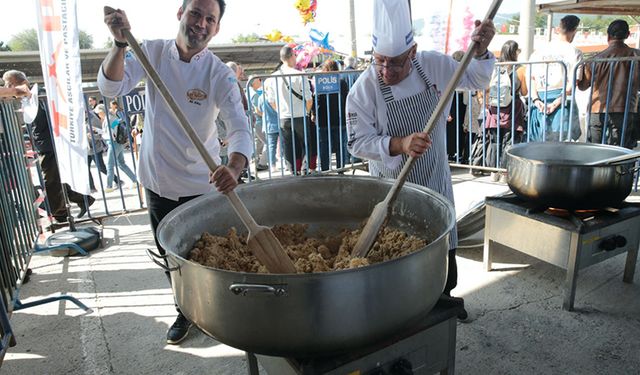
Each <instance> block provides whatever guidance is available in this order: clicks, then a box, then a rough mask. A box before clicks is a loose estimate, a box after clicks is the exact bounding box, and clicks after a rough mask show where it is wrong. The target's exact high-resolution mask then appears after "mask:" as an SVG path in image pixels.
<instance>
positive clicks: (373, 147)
mask: <svg viewBox="0 0 640 375" xmlns="http://www.w3.org/2000/svg"><path fill="white" fill-rule="evenodd" d="M416 59H417V60H418V62H419V63H420V65H421V66H422V69H423V70H424V72H425V74H426V76H427V77H428V78H429V80H430V81H431V82H432V83H433V84H434V85H435V86H436V89H437V91H438V93H439V94H441V93H442V92H443V91H444V90H445V88H446V86H447V85H448V83H449V80H450V79H451V77H452V76H453V73H454V71H455V69H456V68H457V67H458V62H456V61H455V60H454V59H453V58H451V57H449V56H447V55H443V54H441V53H438V52H432V51H420V52H418V53H417V54H416ZM494 63H495V58H494V57H493V55H492V54H491V56H490V58H489V59H486V60H476V59H473V60H472V61H471V62H470V63H469V66H468V67H467V69H466V70H465V72H464V74H463V75H462V78H461V80H460V83H459V84H458V88H461V89H469V90H484V89H486V88H488V87H489V82H490V80H491V73H492V72H493V66H494ZM389 87H390V88H391V92H392V93H393V97H394V98H395V99H396V100H400V99H404V98H407V97H409V96H412V95H416V94H418V93H419V92H422V91H424V90H426V85H425V82H424V80H423V79H422V78H421V77H420V75H419V74H418V72H417V71H416V69H413V68H412V71H411V73H410V74H409V76H408V77H407V78H405V79H404V80H402V81H401V82H399V83H398V84H396V85H393V86H389ZM450 105H451V100H449V104H448V105H447V106H446V108H449V106H450ZM445 121H446V114H445V115H444V116H441V117H440V119H438V123H437V124H436V126H444V123H445ZM425 126H426V123H425ZM347 131H348V133H349V145H348V148H349V152H350V153H352V154H353V155H355V156H357V157H360V158H364V159H371V160H378V161H382V162H383V163H384V164H385V166H386V167H387V168H389V169H396V168H398V167H399V165H400V163H401V161H402V157H401V155H396V156H391V155H390V153H389V142H390V141H391V136H389V135H388V134H387V108H386V105H385V101H384V97H383V95H382V91H381V90H380V85H379V83H378V78H377V73H376V71H375V68H374V67H373V66H370V67H369V68H367V69H366V70H365V71H364V72H363V73H362V75H360V77H359V78H358V80H357V81H356V82H355V83H354V85H353V87H352V88H351V90H350V91H349V95H348V96H347ZM433 141H434V142H444V139H442V140H433ZM427 152H428V150H427Z"/></svg>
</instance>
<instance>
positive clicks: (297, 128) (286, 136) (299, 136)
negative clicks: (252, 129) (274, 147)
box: [280, 117, 318, 172]
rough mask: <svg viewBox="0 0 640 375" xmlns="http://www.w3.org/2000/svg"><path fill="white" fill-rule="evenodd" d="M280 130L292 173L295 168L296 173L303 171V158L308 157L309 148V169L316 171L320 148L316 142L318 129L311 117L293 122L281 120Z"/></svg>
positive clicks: (286, 158)
mask: <svg viewBox="0 0 640 375" xmlns="http://www.w3.org/2000/svg"><path fill="white" fill-rule="evenodd" d="M292 123H293V124H292ZM292 125H293V126H292ZM305 125H306V128H307V131H306V140H307V142H305ZM280 129H281V130H282V148H283V151H284V158H285V160H286V161H287V164H288V166H289V168H291V171H293V170H294V166H295V171H296V172H300V170H301V169H302V158H303V157H304V156H305V155H306V152H307V147H308V149H309V155H307V163H309V169H315V167H316V156H317V153H318V152H317V147H318V146H317V142H316V129H315V126H313V123H312V122H311V120H310V119H309V117H294V118H293V120H292V119H291V118H285V119H280ZM294 148H295V150H294ZM294 151H295V152H294Z"/></svg>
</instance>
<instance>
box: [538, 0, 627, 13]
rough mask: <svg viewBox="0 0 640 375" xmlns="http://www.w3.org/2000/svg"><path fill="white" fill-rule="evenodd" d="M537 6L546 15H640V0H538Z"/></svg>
mask: <svg viewBox="0 0 640 375" xmlns="http://www.w3.org/2000/svg"><path fill="white" fill-rule="evenodd" d="M536 5H537V7H538V10H539V11H540V12H545V13H580V14H607V15H628V16H637V15H640V1H638V0H615V1H612V0H538V1H536Z"/></svg>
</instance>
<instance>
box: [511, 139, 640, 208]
mask: <svg viewBox="0 0 640 375" xmlns="http://www.w3.org/2000/svg"><path fill="white" fill-rule="evenodd" d="M631 152H632V151H631V150H628V149H626V148H622V147H616V146H608V145H599V144H591V143H573V142H545V143H539V142H534V143H523V144H518V145H515V146H513V147H512V148H511V149H509V150H508V151H507V155H506V166H507V172H508V177H507V182H508V184H509V187H510V188H511V190H512V191H513V192H514V193H516V194H517V195H518V196H520V197H522V198H524V199H528V200H532V201H535V202H536V203H538V204H540V205H543V206H550V207H556V208H566V209H589V208H599V207H606V206H615V205H617V204H619V203H620V202H622V201H623V200H624V199H625V198H626V197H627V196H628V195H629V193H630V192H631V186H632V184H633V171H634V168H633V166H634V161H626V162H624V163H620V164H612V165H599V166H588V165H585V164H586V163H592V162H596V161H599V160H602V159H606V158H610V157H614V156H619V155H624V154H628V153H631Z"/></svg>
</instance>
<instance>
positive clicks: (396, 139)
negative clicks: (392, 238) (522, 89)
mask: <svg viewBox="0 0 640 375" xmlns="http://www.w3.org/2000/svg"><path fill="white" fill-rule="evenodd" d="M373 3H374V8H373V18H374V20H373V56H372V60H371V66H369V68H367V70H365V71H364V72H363V73H362V75H361V76H360V77H359V78H358V80H357V81H356V83H355V84H354V85H353V88H352V89H351V91H350V92H349V96H348V97H347V131H348V134H349V142H348V148H349V152H351V153H352V154H353V155H355V156H357V157H360V158H365V159H369V172H370V174H371V175H372V176H377V177H383V178H392V179H395V178H396V177H398V175H399V173H400V171H401V170H402V167H403V165H404V163H405V162H406V161H407V159H408V157H409V156H412V157H414V158H417V160H416V163H415V164H414V166H413V169H412V170H411V172H410V173H409V177H408V180H407V181H409V182H413V183H416V184H419V185H422V186H425V187H427V188H430V189H433V190H435V191H437V192H438V193H440V194H442V195H444V196H445V197H446V198H447V199H449V201H450V202H451V203H452V204H453V187H452V184H451V173H450V171H449V166H448V164H447V160H448V159H447V150H446V145H445V133H446V131H445V126H446V115H447V114H446V113H443V114H442V116H441V117H440V118H439V119H438V121H437V123H436V124H435V126H434V127H433V129H432V131H431V133H430V134H427V133H424V132H423V130H424V127H425V125H426V123H427V121H428V120H429V118H430V117H431V114H432V113H433V112H434V110H435V108H436V105H437V103H438V100H439V99H440V97H441V95H442V91H444V90H445V88H446V86H447V84H448V82H449V80H450V79H451V78H452V76H453V74H454V71H455V70H456V68H457V66H458V62H456V61H455V60H454V59H453V58H451V57H449V56H447V55H444V54H441V53H438V52H433V51H420V52H418V51H417V44H416V42H415V41H414V40H413V32H412V27H411V16H410V10H409V3H408V1H407V0H375V1H374V2H373ZM443 32H444V31H443ZM494 34H495V27H494V25H493V22H491V21H484V22H482V23H481V22H480V21H476V28H475V30H474V31H473V33H472V40H474V41H475V42H476V49H475V51H474V53H475V55H474V56H475V59H473V60H472V61H471V63H470V64H469V67H468V68H467V70H466V71H465V72H464V74H463V75H462V79H461V80H460V83H459V85H458V88H461V89H469V90H484V89H485V88H487V87H489V81H490V79H491V73H492V71H493V66H494V63H495V57H494V56H493V54H492V53H491V52H489V50H488V49H487V47H488V46H489V42H491V39H492V38H493V36H494ZM448 100H449V104H447V106H446V107H445V108H448V107H449V106H450V103H451V98H449V99H448ZM457 244H458V239H457V233H456V229H455V227H454V229H453V231H452V232H451V237H450V252H449V260H448V263H449V272H448V275H447V282H446V285H445V289H444V292H443V293H444V294H445V295H447V296H450V295H451V290H452V289H453V288H455V286H456V284H457V279H458V272H457V266H456V260H455V251H456V247H457ZM459 318H460V319H466V318H467V313H466V311H464V313H461V315H460V316H459Z"/></svg>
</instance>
